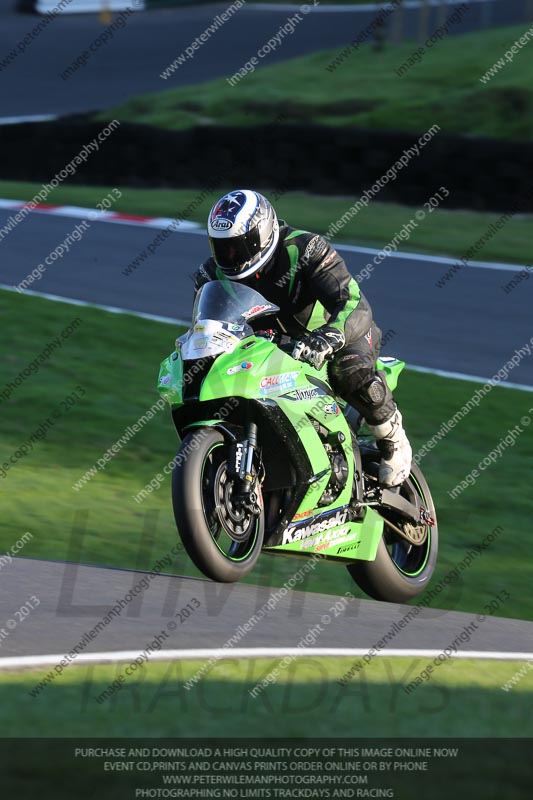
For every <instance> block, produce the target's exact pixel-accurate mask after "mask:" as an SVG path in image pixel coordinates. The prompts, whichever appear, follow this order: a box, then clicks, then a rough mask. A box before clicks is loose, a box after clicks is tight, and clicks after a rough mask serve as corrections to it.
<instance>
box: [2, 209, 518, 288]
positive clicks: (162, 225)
mask: <svg viewBox="0 0 533 800" xmlns="http://www.w3.org/2000/svg"><path fill="white" fill-rule="evenodd" d="M24 205H25V201H23V200H6V199H2V198H0V209H2V208H4V209H20V208H22V207H23V206H24ZM29 213H30V214H51V215H52V216H54V217H75V218H76V219H78V218H84V217H86V216H87V215H88V214H89V213H94V209H93V208H82V207H81V206H51V207H44V206H43V207H42V208H35V209H32V210H31V211H30V212H29ZM94 222H108V223H114V224H119V225H138V226H139V227H143V228H145V227H148V228H158V229H162V230H163V229H166V228H168V227H169V226H170V225H171V224H173V223H174V224H175V223H176V220H175V219H172V218H170V217H137V218H136V217H135V215H131V217H130V216H129V215H128V214H120V212H113V211H101V212H99V214H98V218H97V219H95V220H94ZM179 225H180V227H181V230H174V231H172V233H173V234H179V233H181V234H192V235H193V236H207V232H206V230H205V229H204V228H203V227H202V226H200V223H199V222H192V221H190V220H180V222H179ZM334 247H335V248H336V249H337V250H341V251H344V252H346V253H365V254H366V255H371V256H375V255H378V253H381V252H382V250H377V249H374V248H372V247H360V246H359V245H355V244H334ZM387 258H400V259H407V260H408V261H425V262H426V264H427V265H428V266H431V264H448V265H455V264H459V263H460V262H459V259H458V258H453V257H452V256H437V255H432V254H431V253H409V252H405V251H403V250H400V251H396V252H394V253H387V254H386V255H385V259H383V260H384V261H385V260H386V259H387ZM471 267H472V268H473V269H493V270H494V269H495V270H500V271H502V272H522V271H523V270H524V269H525V266H523V265H520V264H505V263H499V262H497V261H496V262H492V261H468V262H467V264H464V265H463V264H461V269H470V268H471Z"/></svg>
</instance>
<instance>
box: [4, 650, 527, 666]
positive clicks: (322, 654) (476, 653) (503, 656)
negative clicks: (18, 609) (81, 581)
mask: <svg viewBox="0 0 533 800" xmlns="http://www.w3.org/2000/svg"><path fill="white" fill-rule="evenodd" d="M442 652H443V651H442V650H435V649H418V648H402V649H390V650H381V651H379V652H378V653H375V656H377V657H385V658H390V657H393V658H402V657H403V658H437V657H438V656H439V655H442ZM367 654H368V648H364V647H346V648H344V647H305V648H303V647H216V648H198V649H196V648H193V649H188V650H157V651H155V652H154V653H151V655H150V661H192V660H198V661H202V660H204V659H216V660H217V661H220V660H222V659H235V658H284V657H285V656H288V657H294V658H311V657H315V658H352V657H354V658H355V657H358V656H365V655H367ZM138 656H139V651H138V650H116V651H105V652H101V653H80V654H79V655H78V656H77V658H76V659H75V661H73V662H72V664H71V665H69V666H72V665H76V664H79V665H82V664H118V663H128V662H131V661H134V660H135V659H136V658H138ZM64 658H65V655H64V653H63V654H61V653H58V654H55V655H41V656H6V657H5V658H0V671H2V670H13V669H36V668H39V667H53V666H55V665H56V664H60V662H61V660H62V659H64ZM450 658H458V659H465V658H472V659H480V660H482V661H531V660H533V653H525V652H515V651H512V652H506V651H502V650H494V651H485V650H459V651H458V652H457V653H454V654H452V655H451V656H450Z"/></svg>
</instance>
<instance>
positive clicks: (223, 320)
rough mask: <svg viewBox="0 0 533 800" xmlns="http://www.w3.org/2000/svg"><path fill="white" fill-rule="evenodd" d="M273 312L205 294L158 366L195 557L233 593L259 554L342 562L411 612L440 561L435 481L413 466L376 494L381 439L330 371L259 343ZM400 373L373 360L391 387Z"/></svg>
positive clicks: (223, 287)
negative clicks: (368, 429)
mask: <svg viewBox="0 0 533 800" xmlns="http://www.w3.org/2000/svg"><path fill="white" fill-rule="evenodd" d="M277 311H279V308H278V307H277V306H275V305H272V304H271V303H269V302H268V301H267V300H266V299H265V298H264V297H262V296H261V295H260V294H259V293H258V292H256V291H254V290H253V289H250V288H248V287H246V286H242V285H240V284H237V283H231V282H229V281H212V282H210V283H207V284H205V285H204V286H203V287H202V288H201V290H200V291H199V293H198V295H197V297H196V302H195V305H194V310H193V322H192V326H191V328H190V329H189V331H188V332H187V333H186V334H184V335H183V336H182V337H180V338H179V339H177V340H176V350H175V351H174V352H173V353H172V354H171V355H170V356H169V357H168V358H167V359H165V361H163V363H162V365H161V370H160V373H159V383H158V388H159V391H160V393H161V395H162V396H164V397H165V398H166V399H167V400H168V402H169V403H170V406H171V409H172V417H173V420H174V425H175V427H176V430H177V432H178V434H179V436H180V438H181V445H180V448H179V451H178V454H177V456H176V458H175V460H174V468H173V473H172V500H173V506H174V515H175V518H176V524H177V526H178V531H179V534H180V536H181V539H182V541H183V544H184V546H185V549H186V550H187V552H188V554H189V556H190V557H191V559H192V561H193V562H194V563H195V564H196V566H197V567H198V569H200V570H201V571H202V572H203V573H204V574H205V575H206V576H207V577H209V578H211V579H212V580H215V581H225V582H232V581H237V580H239V579H240V578H242V577H243V576H244V575H246V574H247V573H248V572H250V570H251V569H252V568H253V566H254V564H255V562H256V561H257V559H258V557H259V554H260V552H261V550H264V551H265V552H269V553H274V554H275V553H279V554H281V555H299V556H315V555H316V554H320V555H321V556H323V557H324V558H327V559H330V560H332V561H338V562H339V563H343V564H345V565H346V567H347V569H348V571H349V573H350V575H351V576H352V577H353V578H354V580H355V581H356V583H357V584H358V585H359V586H360V587H361V589H363V591H364V592H366V593H367V594H368V595H370V597H373V598H376V599H378V600H385V601H389V602H395V603H403V602H406V601H408V600H410V599H411V598H414V597H416V596H417V595H418V594H420V593H421V592H422V591H423V590H424V589H425V588H426V586H427V584H428V581H429V580H430V578H431V575H432V574H433V571H434V568H435V563H436V559H437V550H438V533H437V523H436V514H435V507H434V504H433V500H432V498H431V494H430V491H429V488H428V485H427V483H426V480H425V478H424V476H423V475H422V473H421V471H420V469H419V468H418V466H416V465H415V464H413V466H412V470H411V474H410V476H409V478H408V479H407V480H406V481H405V483H404V484H403V485H402V486H401V487H399V488H395V489H393V490H390V489H384V488H382V487H381V486H380V485H379V483H378V480H377V475H378V468H379V461H380V455H379V452H378V450H377V447H376V445H375V441H374V440H373V439H372V437H370V436H364V435H362V434H361V431H360V428H361V423H362V419H361V417H360V415H359V414H358V412H357V411H356V410H355V409H354V408H352V407H351V406H349V405H348V404H346V403H345V402H343V401H342V400H340V399H339V398H337V397H335V394H334V392H333V390H332V389H331V387H330V385H329V383H328V377H327V365H326V366H325V367H324V368H323V369H322V370H320V371H318V370H316V369H314V368H313V367H311V366H309V365H308V364H306V363H304V362H302V361H296V360H295V359H293V358H292V356H291V354H290V353H291V352H292V349H293V345H294V342H291V341H290V340H288V341H287V342H285V343H284V342H283V339H284V338H285V339H287V337H281V336H279V335H276V334H274V333H273V332H271V333H272V335H271V336H266V335H264V332H263V333H262V334H261V335H258V334H256V333H254V330H253V328H252V325H251V323H252V321H254V322H255V321H256V320H258V319H259V318H261V317H264V316H266V315H269V314H275V313H276V312H277ZM255 327H256V329H257V325H255ZM404 366H405V364H404V362H402V361H398V360H397V359H395V358H381V359H379V360H378V362H377V367H378V369H380V370H384V371H385V374H386V378H387V382H388V384H389V386H390V387H391V389H395V387H396V384H397V381H398V376H399V374H400V372H401V370H402V369H403V367H404Z"/></svg>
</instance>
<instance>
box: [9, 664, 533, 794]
mask: <svg viewBox="0 0 533 800" xmlns="http://www.w3.org/2000/svg"><path fill="white" fill-rule="evenodd" d="M351 663H352V661H351V659H349V658H341V659H311V658H301V659H297V660H296V661H293V662H292V663H290V664H289V665H288V666H287V667H286V669H284V670H282V671H281V674H280V675H279V677H278V679H277V681H276V682H275V683H273V684H270V685H269V686H268V687H267V688H266V689H265V690H264V692H263V693H262V694H259V696H257V697H256V698H252V696H251V695H250V694H249V692H250V690H252V689H253V688H254V686H255V685H256V684H257V683H258V682H259V681H261V680H263V679H264V678H265V677H266V675H267V674H268V673H269V672H270V671H271V670H272V669H273V668H275V667H277V666H279V664H280V661H279V660H274V659H262V660H257V661H255V660H254V661H229V660H226V661H219V662H217V663H216V664H215V665H214V667H213V668H212V670H211V672H210V673H209V675H208V676H207V677H206V678H205V679H203V680H202V681H201V682H200V683H199V684H197V685H196V686H195V687H194V688H193V689H191V690H190V691H187V690H185V689H184V688H183V684H184V682H185V681H186V680H188V679H189V678H191V677H192V676H193V675H194V674H195V673H196V671H197V670H198V669H200V668H201V667H202V666H203V662H194V661H186V662H158V663H153V662H152V663H149V664H147V665H145V667H144V668H143V669H142V671H141V672H139V673H137V677H136V678H129V679H127V680H126V682H125V683H123V684H122V688H121V690H120V692H119V693H117V694H115V695H114V696H113V697H112V699H111V700H109V701H107V702H103V703H101V704H99V703H98V702H97V701H96V700H95V698H96V697H98V696H99V695H100V694H101V692H103V691H104V690H105V689H107V688H108V686H109V684H111V683H112V682H113V681H114V680H116V679H117V678H118V677H119V675H121V674H122V673H123V671H124V669H125V667H126V666H127V665H125V664H117V665H113V666H90V667H85V666H79V667H72V668H70V669H68V670H67V671H66V672H65V673H63V675H62V676H61V677H60V678H59V679H58V680H56V682H55V683H53V684H51V685H49V686H48V688H47V689H46V690H45V691H44V692H43V693H41V694H40V695H39V696H38V697H32V696H30V694H29V692H30V691H31V690H32V689H33V688H34V686H35V684H36V683H37V682H38V681H39V680H40V679H41V678H42V675H43V672H41V671H35V670H32V671H25V672H21V673H10V674H6V673H2V674H0V721H1V722H2V727H3V729H4V730H8V731H9V733H10V736H11V737H13V739H15V738H17V737H24V738H29V737H57V736H61V737H62V738H64V739H69V738H74V737H76V738H80V737H91V738H92V739H94V742H88V743H85V744H86V745H88V746H92V745H93V744H96V743H97V741H96V740H97V739H102V738H105V739H109V738H118V737H122V738H126V737H139V738H140V739H141V742H139V743H135V745H136V746H139V744H140V745H141V746H146V745H147V744H148V741H147V740H149V738H150V737H167V738H171V737H183V738H184V739H186V738H191V737H194V738H196V739H197V740H204V741H205V740H206V739H211V741H210V742H209V744H210V745H211V746H212V747H216V746H217V745H219V746H220V747H223V746H227V744H228V739H229V738H231V737H235V738H241V739H242V740H243V742H246V741H247V740H248V741H249V742H250V741H251V743H252V744H253V743H254V739H257V738H265V737H272V738H273V739H279V737H280V736H281V737H284V738H290V737H295V738H296V737H303V738H305V739H307V738H308V737H309V735H310V734H311V735H312V736H313V737H316V738H318V739H322V740H324V739H327V738H345V739H346V740H347V741H348V740H350V742H351V745H354V744H355V745H357V744H358V743H359V742H358V740H359V739H361V738H365V739H366V738H369V737H382V738H385V739H387V741H388V743H389V744H390V745H391V746H393V744H394V743H393V742H391V741H390V740H391V739H394V738H395V737H410V738H413V737H419V738H420V739H424V740H426V744H425V745H424V746H431V744H432V741H434V740H435V739H437V738H438V737H441V738H444V739H446V738H450V739H451V741H450V746H459V748H460V750H461V751H464V750H465V749H466V747H467V743H465V742H464V741H461V740H459V741H457V739H458V738H459V737H462V738H463V739H466V738H469V737H491V738H493V739H494V738H496V737H498V738H507V737H509V738H513V739H514V740H515V741H514V743H513V754H514V758H513V759H512V762H513V763H511V759H510V758H509V752H508V748H507V749H506V750H505V751H504V750H503V748H502V747H501V746H500V744H499V743H496V744H493V745H492V746H490V747H488V746H486V745H485V744H484V743H483V741H480V742H479V743H478V745H477V746H476V747H474V749H473V750H469V753H470V755H469V756H466V755H463V758H462V760H461V763H460V765H458V763H457V762H455V761H454V760H450V759H442V760H438V759H433V760H432V761H431V766H430V774H429V775H423V774H421V773H418V774H417V775H416V776H415V775H413V773H412V772H409V773H403V774H399V773H396V772H394V773H393V775H394V777H393V778H392V777H391V780H390V781H389V784H390V785H394V786H395V788H396V792H395V796H396V797H397V798H398V799H399V800H407V798H411V797H412V796H413V794H412V789H413V785H416V786H417V787H419V786H420V787H422V786H425V787H427V791H428V794H427V796H429V791H431V797H432V798H434V800H447V798H449V796H450V793H452V794H453V793H455V794H457V796H458V797H469V798H473V799H474V798H481V797H483V798H486V799H487V800H496V799H497V798H498V797H502V796H504V797H505V798H509V799H510V800H526V798H528V797H529V796H530V777H531V775H530V762H529V760H528V758H527V756H526V753H525V752H524V748H525V747H527V744H526V742H524V745H522V744H521V743H519V742H517V741H516V739H517V737H523V738H524V739H525V737H531V736H532V735H533V720H532V717H531V714H530V713H529V708H530V706H531V698H532V692H533V672H529V674H528V675H526V676H525V677H524V678H522V680H521V681H520V682H519V683H518V684H517V685H516V686H515V688H513V689H512V691H510V692H504V691H502V689H501V686H502V684H504V683H505V682H506V681H508V680H509V679H510V678H511V677H512V676H513V675H515V674H516V673H517V672H518V671H519V670H520V669H522V668H523V664H521V663H518V662H502V663H500V662H482V661H475V660H468V661H454V662H451V661H448V662H445V663H443V664H442V665H441V666H440V667H439V668H438V670H437V671H436V672H435V673H434V675H433V677H432V680H431V681H430V682H429V683H426V684H424V685H423V686H421V687H420V688H419V689H418V690H417V691H416V693H414V694H406V693H405V691H404V690H403V686H404V685H405V682H406V681H408V680H410V679H411V678H412V676H413V675H415V674H417V673H419V672H420V671H421V670H422V669H423V668H424V667H426V666H427V662H426V661H425V660H423V659H414V658H394V659H388V658H379V659H375V660H374V661H373V662H371V664H370V665H369V666H368V667H367V669H366V670H365V671H364V675H363V676H361V677H360V678H358V679H356V680H354V681H353V682H352V683H351V684H349V685H348V686H340V685H339V684H338V680H339V679H340V678H341V677H342V675H343V674H344V673H345V672H346V671H347V670H349V668H350V666H351ZM213 739H216V740H218V741H217V742H214V741H213ZM100 743H101V742H98V744H100ZM184 743H186V742H184ZM102 744H103V742H102ZM118 744H119V742H118V741H117V746H118ZM124 744H127V743H126V742H124ZM131 744H132V745H133V744H134V743H133V742H132V743H131ZM169 744H172V746H174V747H175V746H179V744H180V743H179V742H176V741H175V739H174V741H173V742H172V743H170V742H169ZM367 744H370V743H369V742H367ZM375 744H376V745H377V744H381V742H375ZM400 744H401V745H403V746H405V745H406V744H408V743H406V742H401V741H400V742H397V743H396V746H398V745H400ZM417 744H422V742H421V741H419V742H417ZM76 746H79V743H78V742H76ZM72 747H74V742H73V744H72ZM11 750H12V756H11V757H10V758H6V760H5V764H4V766H3V773H2V788H3V792H4V794H5V796H6V797H17V798H20V799H21V800H26V798H34V797H35V789H36V787H37V786H38V787H39V797H43V798H48V797H50V798H54V800H63V798H68V799H69V800H70V798H71V797H72V794H71V792H72V787H73V786H76V797H77V798H93V797H95V796H98V797H99V798H102V799H103V800H108V798H109V800H111V798H112V800H117V799H118V798H122V797H124V798H126V797H133V796H134V791H133V790H134V788H136V787H139V786H145V785H148V786H151V787H152V786H157V785H162V783H161V781H162V779H161V775H162V773H161V772H159V773H158V774H155V773H151V774H150V773H149V774H146V773H142V774H140V773H139V772H137V771H131V772H120V773H116V772H115V773H114V774H113V773H110V772H106V771H104V769H103V761H104V760H115V761H116V760H117V759H76V758H73V756H72V750H71V749H69V748H68V746H67V747H65V746H64V747H63V748H62V749H61V750H59V749H58V747H57V745H55V744H54V743H53V742H52V741H50V742H49V743H48V742H46V740H45V739H41V740H40V741H39V742H35V741H34V743H33V745H32V750H31V758H28V753H27V752H26V751H25V749H24V748H23V747H22V748H21V747H18V748H17V747H16V742H12V746H11ZM489 752H490V757H488V753H489ZM118 760H121V761H122V760H128V759H118ZM134 760H135V761H138V760H139V759H134ZM141 760H142V759H141ZM155 760H156V761H157V760H159V759H155ZM161 760H164V759H161ZM166 760H167V761H168V760H169V759H166ZM170 760H172V759H170ZM511 769H512V771H513V774H512V780H511V779H510V778H509V772H510V770H511ZM145 781H146V782H147V783H145ZM370 785H372V784H370ZM374 785H375V784H374ZM430 787H431V789H430ZM69 793H70V794H69ZM241 796H243V795H241ZM422 796H426V795H425V794H422Z"/></svg>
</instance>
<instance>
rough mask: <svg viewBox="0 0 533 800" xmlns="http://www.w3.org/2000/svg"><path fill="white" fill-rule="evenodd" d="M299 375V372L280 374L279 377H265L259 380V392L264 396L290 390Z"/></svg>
mask: <svg viewBox="0 0 533 800" xmlns="http://www.w3.org/2000/svg"><path fill="white" fill-rule="evenodd" d="M299 374H300V373H299V372H282V373H280V374H279V375H266V376H265V377H264V378H261V382H260V384H259V392H260V394H261V395H265V394H274V392H283V391H285V390H286V389H292V387H293V386H294V384H295V383H296V378H297V377H298V375H299Z"/></svg>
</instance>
